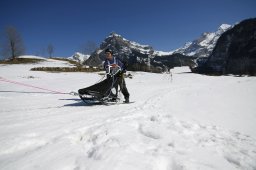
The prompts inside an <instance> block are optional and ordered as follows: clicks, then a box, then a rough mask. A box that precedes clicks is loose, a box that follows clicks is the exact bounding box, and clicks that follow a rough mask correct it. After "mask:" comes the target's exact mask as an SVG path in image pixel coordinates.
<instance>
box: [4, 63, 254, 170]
mask: <svg viewBox="0 0 256 170" xmlns="http://www.w3.org/2000/svg"><path fill="white" fill-rule="evenodd" d="M52 62H53V61H48V60H47V61H43V62H40V63H37V64H23V65H0V77H1V78H0V105H1V107H0V169H1V170H103V169H104V170H199V169H201V170H255V169H256V123H255V122H256V105H255V101H256V90H255V86H256V78H255V77H235V76H219V77H212V76H205V75H198V74H192V73H188V72H189V69H188V68H187V67H181V68H175V69H173V70H171V71H172V74H153V73H144V72H131V74H133V79H126V83H127V87H128V90H129V92H130V94H131V97H130V100H131V101H135V102H134V103H131V104H115V105H108V106H106V105H86V104H85V103H83V102H82V101H81V100H80V99H79V98H78V97H77V96H72V95H68V94H58V93H52V92H48V91H43V90H40V89H35V88H31V87H27V86H21V85H18V84H12V83H8V82H6V81H3V80H11V81H15V82H19V83H24V84H29V85H33V86H39V87H43V88H46V89H51V90H56V91H60V92H65V93H66V92H70V91H76V90H78V89H79V88H83V87H86V86H89V85H92V84H94V83H95V82H97V81H98V80H99V79H100V78H101V75H99V74H98V73H47V72H35V71H34V72H33V71H30V68H32V67H35V66H37V67H40V66H45V65H48V64H50V65H51V64H53V63H52ZM56 62H57V61H56ZM59 62H60V61H59ZM66 64H67V63H66ZM66 64H65V63H63V62H60V63H59V65H60V66H62V65H66ZM55 65H56V63H55Z"/></svg>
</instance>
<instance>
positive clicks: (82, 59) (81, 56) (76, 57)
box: [68, 52, 90, 64]
mask: <svg viewBox="0 0 256 170" xmlns="http://www.w3.org/2000/svg"><path fill="white" fill-rule="evenodd" d="M89 57H90V55H86V54H82V53H79V52H76V53H75V54H74V55H72V56H71V57H68V59H69V60H73V61H76V62H78V63H80V64H84V62H85V61H86V60H87V59H88V58H89Z"/></svg>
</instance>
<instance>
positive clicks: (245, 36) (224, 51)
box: [197, 18, 256, 76]
mask: <svg viewBox="0 0 256 170" xmlns="http://www.w3.org/2000/svg"><path fill="white" fill-rule="evenodd" d="M255 35H256V18H252V19H246V20H243V21H242V22H240V23H238V24H236V25H235V26H234V27H233V28H232V29H230V30H228V31H227V32H225V33H224V34H222V35H221V36H220V38H219V40H218V42H217V44H216V46H215V48H214V50H213V52H212V53H211V55H210V56H209V57H208V59H207V61H206V62H205V63H204V64H203V65H201V66H199V67H198V68H197V69H198V71H199V72H201V73H211V74H212V73H214V74H216V73H217V74H239V75H242V74H247V75H254V76H255V75H256V48H255V47H256V36H255Z"/></svg>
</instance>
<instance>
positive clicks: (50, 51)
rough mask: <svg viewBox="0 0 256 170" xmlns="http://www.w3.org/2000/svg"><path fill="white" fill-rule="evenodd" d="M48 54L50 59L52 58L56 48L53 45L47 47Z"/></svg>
mask: <svg viewBox="0 0 256 170" xmlns="http://www.w3.org/2000/svg"><path fill="white" fill-rule="evenodd" d="M47 53H48V54H49V57H52V55H53V53H54V46H53V45H52V44H49V45H48V46H47Z"/></svg>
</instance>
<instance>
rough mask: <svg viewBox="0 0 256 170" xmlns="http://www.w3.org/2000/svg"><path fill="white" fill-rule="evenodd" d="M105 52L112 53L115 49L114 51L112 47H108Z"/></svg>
mask: <svg viewBox="0 0 256 170" xmlns="http://www.w3.org/2000/svg"><path fill="white" fill-rule="evenodd" d="M105 53H111V54H113V51H112V50H111V49H109V48H107V49H106V50H105Z"/></svg>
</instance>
